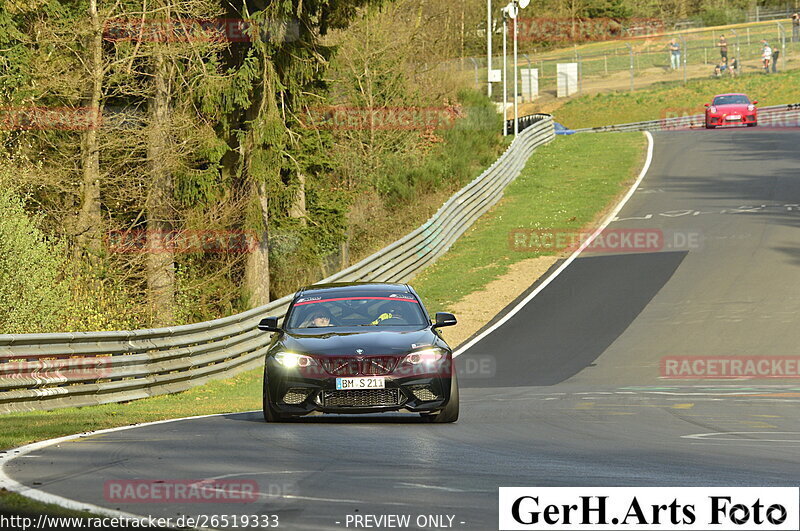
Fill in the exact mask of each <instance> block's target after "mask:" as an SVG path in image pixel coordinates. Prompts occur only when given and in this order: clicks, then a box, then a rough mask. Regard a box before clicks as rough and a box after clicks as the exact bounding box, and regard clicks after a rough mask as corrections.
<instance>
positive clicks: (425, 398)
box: [411, 385, 439, 402]
mask: <svg viewBox="0 0 800 531" xmlns="http://www.w3.org/2000/svg"><path fill="white" fill-rule="evenodd" d="M411 392H412V393H414V396H415V397H416V399H417V400H420V401H422V402H430V401H431V400H438V399H439V396H438V395H437V394H436V393H434V392H433V391H432V390H431V387H430V386H429V385H415V386H413V387H411Z"/></svg>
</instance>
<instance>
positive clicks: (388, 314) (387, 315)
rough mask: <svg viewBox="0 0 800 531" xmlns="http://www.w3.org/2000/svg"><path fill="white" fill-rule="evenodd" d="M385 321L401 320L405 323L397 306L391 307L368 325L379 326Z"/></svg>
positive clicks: (401, 311)
mask: <svg viewBox="0 0 800 531" xmlns="http://www.w3.org/2000/svg"><path fill="white" fill-rule="evenodd" d="M387 319H402V320H403V321H405V317H404V316H403V310H402V309H401V308H400V307H399V306H392V307H391V308H389V309H388V310H387V311H385V312H383V313H382V314H380V315H379V316H378V318H377V319H375V320H374V321H372V322H371V323H370V324H371V325H379V324H381V322H383V321H386V320H387Z"/></svg>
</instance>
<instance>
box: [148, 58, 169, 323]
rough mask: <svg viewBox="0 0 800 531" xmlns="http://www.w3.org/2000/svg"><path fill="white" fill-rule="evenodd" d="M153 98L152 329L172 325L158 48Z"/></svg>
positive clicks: (164, 87)
mask: <svg viewBox="0 0 800 531" xmlns="http://www.w3.org/2000/svg"><path fill="white" fill-rule="evenodd" d="M153 89H154V90H153V95H152V97H151V99H150V121H151V123H150V136H149V138H148V145H147V158H148V165H149V169H150V190H149V194H148V196H147V205H146V206H147V260H146V263H147V295H148V301H149V304H150V312H151V316H152V322H153V326H170V325H172V324H174V323H175V263H174V262H175V253H174V250H173V249H172V248H171V246H170V238H171V231H172V229H173V227H172V222H171V219H172V217H173V212H172V205H171V203H172V195H173V181H172V174H171V172H170V168H169V162H168V161H169V131H170V127H169V122H170V115H169V109H170V71H169V68H168V65H167V63H166V60H165V58H164V53H163V50H162V49H161V46H160V45H155V46H154V52H153Z"/></svg>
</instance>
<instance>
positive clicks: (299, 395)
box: [266, 358, 451, 415]
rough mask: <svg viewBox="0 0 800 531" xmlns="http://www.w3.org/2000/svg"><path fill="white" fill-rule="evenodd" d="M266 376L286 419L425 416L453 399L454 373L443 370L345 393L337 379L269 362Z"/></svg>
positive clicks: (271, 395)
mask: <svg viewBox="0 0 800 531" xmlns="http://www.w3.org/2000/svg"><path fill="white" fill-rule="evenodd" d="M444 366H447V367H449V366H450V365H449V363H448V364H443V367H444ZM266 374H267V385H266V390H267V392H268V393H269V398H270V402H271V403H272V405H273V408H275V410H276V411H277V412H279V413H281V414H286V415H307V414H309V413H313V412H322V413H345V414H350V413H380V412H388V411H400V410H407V411H412V412H420V413H425V412H433V411H438V410H440V409H442V408H443V407H445V406H446V405H447V402H448V401H449V399H450V384H451V381H450V372H449V370H445V369H444V368H442V367H440V368H439V369H438V370H437V371H435V372H428V373H427V374H412V375H400V376H398V375H393V374H388V375H386V376H384V377H383V378H384V383H385V387H384V388H383V389H351V390H344V391H343V390H337V389H336V377H335V376H331V375H319V376H316V375H315V376H307V375H305V376H304V375H302V374H300V371H298V370H297V369H286V368H284V367H281V366H280V365H279V364H278V363H277V362H275V361H274V360H273V359H269V358H268V360H267V371H266Z"/></svg>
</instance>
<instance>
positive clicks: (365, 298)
mask: <svg viewBox="0 0 800 531" xmlns="http://www.w3.org/2000/svg"><path fill="white" fill-rule="evenodd" d="M367 299H369V300H373V299H374V300H381V301H406V302H416V303H417V304H419V302H418V301H417V300H416V299H406V298H404V297H339V298H336V299H320V300H318V301H305V302H297V303H295V306H301V305H303V304H314V303H316V302H331V301H361V300H367Z"/></svg>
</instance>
